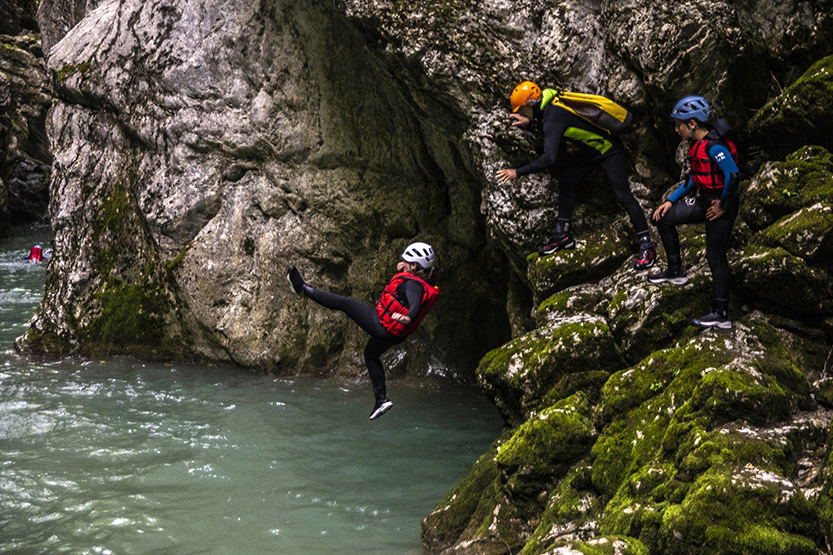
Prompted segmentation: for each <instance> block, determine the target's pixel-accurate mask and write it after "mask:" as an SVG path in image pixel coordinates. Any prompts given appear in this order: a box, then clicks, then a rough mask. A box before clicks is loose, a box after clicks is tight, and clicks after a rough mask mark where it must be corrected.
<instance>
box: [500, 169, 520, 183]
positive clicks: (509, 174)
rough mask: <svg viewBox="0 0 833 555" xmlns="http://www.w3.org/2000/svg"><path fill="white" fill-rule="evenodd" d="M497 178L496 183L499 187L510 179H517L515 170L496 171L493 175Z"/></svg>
mask: <svg viewBox="0 0 833 555" xmlns="http://www.w3.org/2000/svg"><path fill="white" fill-rule="evenodd" d="M495 175H496V176H497V181H498V183H500V184H501V185H502V184H504V183H506V182H507V181H509V180H510V179H515V178H516V177H518V172H516V171H515V170H498V172H497V173H496V174H495Z"/></svg>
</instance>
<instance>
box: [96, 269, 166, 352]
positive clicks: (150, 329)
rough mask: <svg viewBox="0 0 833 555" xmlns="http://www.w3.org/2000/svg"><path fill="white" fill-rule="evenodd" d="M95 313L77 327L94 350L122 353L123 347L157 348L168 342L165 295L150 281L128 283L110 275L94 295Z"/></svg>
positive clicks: (130, 348) (129, 348) (131, 348)
mask: <svg viewBox="0 0 833 555" xmlns="http://www.w3.org/2000/svg"><path fill="white" fill-rule="evenodd" d="M97 300H98V303H99V305H100V307H101V310H100V313H99V315H98V316H96V317H94V318H93V319H92V320H91V321H90V323H89V324H88V325H87V326H86V327H84V328H83V329H81V330H80V335H81V336H82V339H83V341H84V342H85V343H87V344H89V345H90V346H94V347H92V348H93V350H95V351H98V350H102V351H104V352H123V351H124V350H125V349H128V350H133V349H137V348H138V349H141V348H146V349H151V350H153V349H159V348H161V347H163V346H164V345H165V344H166V343H167V341H166V340H167V336H166V333H165V316H166V314H167V312H168V310H169V309H170V305H169V300H168V298H167V296H166V295H165V294H164V293H163V292H162V291H161V290H160V289H159V288H158V287H156V286H154V285H153V284H152V283H150V282H144V283H142V284H139V285H127V284H123V283H122V282H120V281H119V280H118V279H116V278H113V277H111V278H110V279H108V281H107V284H106V285H105V287H104V288H103V290H102V291H101V292H100V293H99V294H98V295H97Z"/></svg>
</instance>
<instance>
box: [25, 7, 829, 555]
mask: <svg viewBox="0 0 833 555" xmlns="http://www.w3.org/2000/svg"><path fill="white" fill-rule="evenodd" d="M831 7H832V6H831V2H830V1H828V0H821V1H813V2H810V1H804V0H791V1H785V2H781V3H778V4H777V5H773V4H772V3H769V2H764V1H760V2H759V1H750V2H732V3H729V2H723V1H712V0H697V1H695V2H689V3H685V4H675V3H667V4H660V3H656V2H649V1H648V0H632V1H627V2H613V1H607V0H603V1H601V2H599V1H595V0H594V1H569V2H521V1H512V2H505V1H499V0H487V1H485V2H473V1H466V0H451V1H443V2H436V1H428V2H422V3H405V2H395V1H384V0H382V1H373V2H368V1H365V0H347V1H344V2H339V3H329V2H323V3H322V2H314V1H311V0H298V1H294V2H283V1H260V2H259V1H255V2H242V1H240V0H202V1H200V2H193V1H190V2H189V1H185V0H147V1H139V0H105V1H104V2H80V1H78V0H75V1H73V0H50V1H44V2H43V3H42V4H41V5H40V8H39V18H40V22H41V23H40V24H41V27H42V28H43V29H44V39H43V42H44V45H45V46H46V48H47V52H46V58H47V62H48V70H49V75H50V77H51V79H52V85H53V88H54V94H55V101H54V106H53V108H52V109H51V111H50V115H49V122H48V132H49V137H50V141H51V153H52V155H53V156H54V162H53V165H52V185H51V199H50V213H51V218H52V223H53V228H54V231H55V251H54V254H53V257H52V260H51V262H50V265H49V270H48V278H47V290H46V295H45V298H44V301H43V303H42V304H41V306H40V308H39V310H38V313H37V314H36V315H35V317H34V319H33V320H32V325H31V328H30V329H29V330H28V332H27V333H26V335H24V336H23V337H22V338H21V339H20V340H19V341H18V343H17V345H18V348H19V349H21V350H25V351H31V352H40V353H52V354H65V353H82V354H93V353H100V352H107V353H127V354H135V355H139V356H143V357H160V358H162V357H200V358H203V359H214V360H229V361H234V362H236V363H238V364H241V365H244V366H248V367H251V368H255V369H258V370H261V371H276V372H285V373H296V372H319V373H324V372H329V371H333V370H335V369H338V371H340V372H361V364H360V360H359V356H360V355H359V353H360V350H361V345H362V342H363V339H364V337H363V334H362V333H361V332H359V331H358V330H357V329H356V328H355V326H353V325H352V324H350V323H349V322H347V321H345V318H344V317H342V316H340V315H338V314H332V313H330V312H327V311H323V310H319V309H317V308H316V307H315V306H312V305H311V304H310V303H306V302H304V300H303V299H299V298H297V297H294V296H292V295H290V294H289V291H288V287H287V284H286V281H285V271H286V267H287V265H288V264H289V263H296V264H297V265H298V266H299V267H300V268H301V270H302V273H303V274H304V275H305V277H306V278H307V279H308V281H310V282H311V283H313V284H315V285H320V286H323V287H327V288H330V289H333V290H335V291H337V292H340V293H344V294H348V295H352V296H356V297H359V298H362V299H364V300H368V301H369V300H370V294H369V291H370V290H372V289H376V290H377V291H378V289H379V287H380V286H381V285H382V284H383V283H384V281H385V279H386V278H387V277H388V276H389V275H390V272H391V270H392V268H393V265H394V263H395V261H396V257H397V255H398V253H399V252H400V251H401V249H402V247H404V245H406V244H407V243H408V242H410V241H411V240H413V239H420V240H425V241H428V242H431V243H433V244H434V245H435V246H436V247H437V249H438V251H439V252H440V255H441V259H442V273H441V280H440V281H441V285H442V288H443V293H442V296H441V300H440V302H439V304H438V305H437V308H436V309H435V311H434V312H432V314H431V316H430V317H429V318H428V319H427V320H426V321H425V323H424V324H423V328H422V329H421V330H420V331H419V332H418V334H417V335H416V336H414V338H413V339H412V340H411V341H409V343H408V344H407V348H405V349H401V350H398V351H394V352H392V353H391V354H390V356H389V358H388V359H387V360H388V362H390V363H391V364H392V365H393V368H392V371H393V373H397V372H409V373H412V374H425V373H441V374H447V375H459V376H462V377H468V378H475V377H476V379H477V380H478V382H479V383H480V385H481V387H482V389H483V391H484V392H485V393H486V394H487V395H489V396H490V398H492V399H493V400H494V402H495V404H496V405H497V406H498V408H499V409H500V411H501V413H502V414H503V416H504V418H505V420H506V422H507V429H506V433H505V435H504V437H502V438H500V439H499V440H498V441H497V442H496V443H495V445H494V448H493V449H492V451H490V452H489V453H487V454H485V455H484V456H483V458H482V459H481V460H480V461H479V462H478V463H477V465H475V467H474V468H473V469H472V471H471V473H470V474H469V476H468V477H466V479H465V480H464V481H463V482H461V484H460V485H459V486H458V487H457V488H456V489H455V490H454V491H453V492H451V493H450V494H449V496H448V497H447V498H446V499H445V500H443V501H442V502H441V503H440V504H439V505H438V507H437V509H436V510H435V511H434V512H433V513H432V514H431V515H429V516H428V517H427V518H426V520H425V521H424V523H423V541H424V543H425V545H426V546H427V547H429V548H430V549H432V550H434V551H437V552H445V553H459V554H481V553H489V554H491V553H495V554H497V553H500V554H503V553H524V554H526V555H533V554H543V553H571V554H572V553H579V552H580V553H605V554H607V553H663V554H665V553H668V554H671V553H675V554H676V553H758V552H760V553H785V554H786V553H807V554H808V555H809V554H811V553H817V552H818V551H821V552H830V548H829V547H828V546H829V545H830V544H831V542H833V534H831V532H830V530H831V522H832V521H833V503H831V500H833V497H832V496H831V491H832V490H831V488H832V487H833V486H832V485H831V484H833V482H831V479H830V462H829V461H828V458H829V456H830V455H829V453H830V449H829V444H830V440H829V438H828V429H829V423H830V412H829V411H830V410H831V409H833V386H831V380H830V379H829V376H828V371H829V365H830V364H831V362H830V343H831V338H830V337H831V334H832V333H833V321H832V320H831V315H832V314H833V306H831V304H832V303H833V290H831V280H830V274H829V273H830V272H831V271H833V267H831V266H830V260H831V257H830V254H831V252H830V250H831V248H833V247H831V245H833V239H831V237H833V224H831V206H832V205H833V193H832V191H833V187H831V183H832V182H833V167H831V154H830V152H829V148H830V144H829V143H828V142H826V141H829V137H828V133H827V130H828V128H827V127H826V126H825V125H827V124H824V123H823V122H820V121H819V116H818V114H829V113H830V109H831V98H833V95H831V94H829V91H830V90H831V73H830V71H829V67H830V64H831V59H830V58H825V56H826V55H827V54H828V53H829V52H830V51H831V46H833V16H831V13H833V11H832V10H831ZM527 78H529V79H533V80H535V81H537V82H539V83H541V84H542V85H548V86H563V87H565V88H570V89H576V90H581V91H585V92H595V93H603V94H606V95H608V96H611V97H613V98H615V99H616V100H618V101H620V102H622V103H624V104H626V105H628V106H629V107H630V108H631V109H632V110H633V112H634V114H635V120H636V123H635V125H634V129H633V130H632V131H631V132H630V133H629V134H628V136H627V137H626V144H627V148H628V155H629V164H630V169H631V180H632V183H631V185H632V189H633V190H634V192H635V194H636V195H637V197H638V199H639V200H640V202H641V203H642V204H643V207H644V208H645V210H646V211H647V210H650V209H651V208H652V207H653V206H655V205H656V203H658V202H659V201H660V200H661V199H662V198H663V197H664V195H666V194H667V191H668V189H669V187H671V186H673V183H674V181H675V180H676V178H677V176H678V175H679V173H680V167H679V165H678V163H677V162H678V161H679V159H680V156H679V154H680V152H681V149H680V146H681V145H679V144H678V140H677V139H676V136H675V135H674V134H673V130H672V128H671V124H670V121H669V119H668V111H669V108H670V106H671V105H672V104H673V102H674V100H676V99H677V98H678V97H680V96H682V95H684V94H688V93H700V94H704V95H705V96H707V97H708V98H709V99H711V100H712V103H713V107H714V112H715V114H716V115H718V116H723V117H728V118H729V119H730V120H731V121H732V123H733V125H734V126H735V128H736V129H737V139H738V143H739V144H740V145H741V151H742V159H743V171H744V175H743V178H744V183H743V186H742V187H741V189H742V194H741V199H742V203H743V209H742V213H741V217H740V219H739V221H738V224H737V226H736V233H735V244H734V245H733V247H734V248H733V250H732V252H731V263H732V268H733V275H734V277H735V284H734V287H733V302H732V309H731V310H732V316H733V318H734V319H735V326H734V327H733V329H732V330H731V331H730V332H706V333H698V332H697V330H695V329H694V328H692V327H691V326H689V321H690V319H691V318H692V317H695V316H699V315H702V314H703V313H705V312H706V311H707V310H708V303H709V289H710V274H709V270H708V267H707V264H706V262H705V255H704V241H703V237H702V228H698V227H693V228H689V229H687V230H686V231H685V233H684V237H683V252H684V262H685V264H686V266H687V267H688V271H689V276H690V277H691V282H690V284H689V285H687V286H686V287H684V288H673V287H650V286H648V285H647V284H646V283H645V279H644V274H638V273H636V272H635V271H634V270H632V269H631V268H632V262H633V255H634V252H635V249H634V243H633V241H634V237H633V236H632V232H631V231H630V229H629V226H628V225H626V224H625V219H624V216H623V214H621V212H620V209H619V207H618V205H617V204H616V203H615V201H614V200H613V195H612V194H611V193H610V190H609V186H608V185H607V183H606V181H605V180H604V178H599V177H598V176H591V178H590V179H588V181H587V184H586V188H585V189H584V190H583V191H582V192H581V194H580V196H579V202H578V205H577V209H576V212H575V214H574V221H573V224H574V230H575V232H576V237H577V239H578V243H579V248H578V249H576V250H575V251H570V252H568V253H560V254H558V255H557V256H551V257H545V258H540V257H538V256H537V254H532V255H529V254H528V253H530V252H534V251H535V249H536V247H537V246H539V243H540V242H541V241H542V240H543V239H544V238H545V237H546V235H547V233H548V232H549V231H550V228H551V226H552V224H553V220H554V214H555V210H556V208H557V207H556V206H555V196H556V195H555V192H556V191H557V180H556V179H555V178H554V177H552V176H550V175H548V174H539V175H536V176H533V177H528V178H525V179H523V180H520V181H517V182H512V183H510V184H507V185H500V184H498V183H497V182H496V180H495V179H494V178H493V176H494V172H495V170H497V169H499V168H502V167H517V166H519V165H520V164H523V163H525V162H527V161H529V160H531V159H532V158H534V157H536V156H537V154H536V152H537V149H538V148H540V144H539V142H538V139H537V138H536V137H535V136H534V135H531V134H528V133H525V132H523V131H521V130H518V129H517V128H512V127H511V126H510V125H509V122H508V120H507V117H506V107H507V101H506V97H507V95H508V92H509V91H510V90H511V87H512V86H513V85H514V84H515V83H517V82H518V81H520V80H523V79H527ZM782 131H785V132H784V133H783V134H782V133H781V132H782ZM675 159H676V161H675ZM406 353H407V356H405V354H406ZM484 355H485V356H484ZM478 360H479V361H480V362H479V366H478V362H477V361H478Z"/></svg>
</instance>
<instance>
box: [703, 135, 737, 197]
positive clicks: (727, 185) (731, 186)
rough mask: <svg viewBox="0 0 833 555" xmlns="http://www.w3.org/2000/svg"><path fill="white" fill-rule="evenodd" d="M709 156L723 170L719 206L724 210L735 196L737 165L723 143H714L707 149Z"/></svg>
mask: <svg viewBox="0 0 833 555" xmlns="http://www.w3.org/2000/svg"><path fill="white" fill-rule="evenodd" d="M709 158H711V159H712V160H714V163H715V164H717V166H718V167H719V168H720V170H721V171H722V172H723V196H722V197H721V198H720V208H722V209H723V210H726V209H727V207H728V206H729V204H730V203H731V202H732V199H733V198H734V196H735V189H736V188H737V182H738V166H737V164H735V160H734V159H733V158H732V155H731V154H730V153H729V149H727V148H726V147H725V146H723V145H719V144H715V145H714V146H712V147H711V149H709Z"/></svg>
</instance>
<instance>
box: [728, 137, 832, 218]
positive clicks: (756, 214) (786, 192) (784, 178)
mask: <svg viewBox="0 0 833 555" xmlns="http://www.w3.org/2000/svg"><path fill="white" fill-rule="evenodd" d="M819 203H825V204H831V203H833V155H831V153H830V152H829V151H827V150H825V149H824V148H821V147H813V146H806V147H802V148H800V149H798V150H797V151H795V152H793V153H792V154H790V155H789V156H787V158H786V160H784V161H783V162H770V163H767V164H765V165H764V166H763V167H762V168H761V169H760V170H758V173H756V174H755V176H754V177H753V178H752V179H751V180H750V181H749V183H748V185H747V186H746V188H745V190H744V192H743V193H742V195H741V208H740V210H741V217H742V218H743V221H744V222H746V224H747V225H748V226H749V227H750V228H751V229H752V231H754V232H758V231H762V230H764V229H766V228H767V227H769V226H771V225H773V224H774V223H775V222H777V221H778V220H780V219H782V218H785V217H786V216H789V215H790V214H793V213H794V212H797V211H799V210H801V209H802V208H808V207H811V206H814V205H816V204H819Z"/></svg>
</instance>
